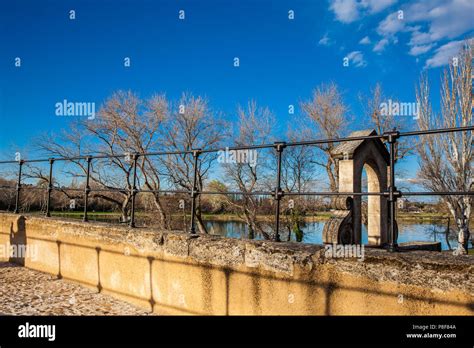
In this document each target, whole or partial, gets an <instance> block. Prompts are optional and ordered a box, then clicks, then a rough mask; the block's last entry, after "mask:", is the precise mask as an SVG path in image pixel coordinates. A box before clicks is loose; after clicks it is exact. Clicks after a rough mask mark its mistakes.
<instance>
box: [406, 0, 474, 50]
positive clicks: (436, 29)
mask: <svg viewBox="0 0 474 348" xmlns="http://www.w3.org/2000/svg"><path fill="white" fill-rule="evenodd" d="M473 14H474V1H472V0H444V1H442V0H435V1H420V0H418V1H417V2H415V3H414V4H412V5H410V6H408V7H407V9H406V10H405V17H406V20H407V22H408V23H416V22H427V24H426V29H427V30H424V31H420V30H419V29H418V30H416V31H414V32H413V34H412V38H411V41H410V43H411V45H422V44H429V43H432V42H435V41H438V40H442V39H453V38H456V37H458V36H460V35H462V34H465V33H468V32H470V31H472V30H474V20H473Z"/></svg>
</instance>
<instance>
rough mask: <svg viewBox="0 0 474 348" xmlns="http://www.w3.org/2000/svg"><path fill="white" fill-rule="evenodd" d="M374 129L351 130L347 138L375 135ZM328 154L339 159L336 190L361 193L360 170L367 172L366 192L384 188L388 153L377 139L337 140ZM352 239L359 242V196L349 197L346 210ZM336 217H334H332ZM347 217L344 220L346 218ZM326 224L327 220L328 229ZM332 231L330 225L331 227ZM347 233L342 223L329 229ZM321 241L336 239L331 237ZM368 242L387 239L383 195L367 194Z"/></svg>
mask: <svg viewBox="0 0 474 348" xmlns="http://www.w3.org/2000/svg"><path fill="white" fill-rule="evenodd" d="M376 134H377V132H376V131H374V130H363V131H357V132H353V133H352V134H351V135H350V137H358V136H368V135H376ZM332 156H333V157H334V158H335V159H337V160H338V161H339V192H362V171H363V170H364V169H365V170H366V173H367V189H368V192H384V191H386V190H387V185H388V179H389V178H388V173H389V164H390V160H389V159H390V155H389V152H388V151H387V149H386V147H385V145H384V144H383V143H382V141H381V140H380V139H365V140H356V141H350V142H345V143H341V144H340V145H338V146H336V147H335V148H334V149H333V151H332ZM333 208H335V210H336V214H341V212H340V209H339V210H338V207H333ZM346 215H347V216H349V215H350V216H351V225H352V226H351V229H352V233H353V236H352V238H351V239H352V241H353V243H355V244H360V243H361V240H362V237H361V230H362V226H361V225H362V219H361V215H362V212H361V197H360V196H354V197H353V207H352V209H351V210H350V213H346ZM336 218H337V217H336ZM346 220H347V219H346ZM329 224H331V222H328V227H327V228H328V229H329ZM332 226H334V222H332ZM332 229H333V230H334V227H333V228H332ZM344 230H345V231H346V232H345V233H347V226H343V224H342V225H341V224H340V226H338V228H337V230H334V231H333V236H335V235H340V234H341V233H343V231H344ZM324 242H325V243H332V242H336V240H335V238H333V239H332V240H328V239H327V238H325V240H324ZM368 242H369V245H383V244H385V243H387V242H388V207H387V198H386V197H383V196H375V195H374V196H369V197H368Z"/></svg>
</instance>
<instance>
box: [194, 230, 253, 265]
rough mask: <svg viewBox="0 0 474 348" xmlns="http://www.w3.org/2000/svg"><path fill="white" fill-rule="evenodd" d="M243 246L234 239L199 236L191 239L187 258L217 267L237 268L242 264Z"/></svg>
mask: <svg viewBox="0 0 474 348" xmlns="http://www.w3.org/2000/svg"><path fill="white" fill-rule="evenodd" d="M244 254H245V245H244V244H243V243H242V242H240V241H239V240H236V239H224V238H220V237H219V236H205V235H200V236H199V237H198V238H195V239H192V240H191V242H190V245H189V256H190V257H192V258H194V259H196V260H198V261H199V262H207V263H211V264H215V265H219V266H231V267H233V266H237V265H239V264H242V263H243V262H244Z"/></svg>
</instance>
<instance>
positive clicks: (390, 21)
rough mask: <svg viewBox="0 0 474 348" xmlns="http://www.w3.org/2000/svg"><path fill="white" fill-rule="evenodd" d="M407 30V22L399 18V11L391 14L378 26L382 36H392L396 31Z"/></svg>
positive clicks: (378, 31)
mask: <svg viewBox="0 0 474 348" xmlns="http://www.w3.org/2000/svg"><path fill="white" fill-rule="evenodd" d="M404 30H405V22H404V20H403V19H399V16H398V12H394V13H391V14H389V15H388V16H387V17H386V18H385V19H384V20H383V21H381V22H380V23H379V25H378V27H377V33H378V34H379V35H380V36H385V37H391V36H394V35H395V34H396V33H398V32H400V31H404Z"/></svg>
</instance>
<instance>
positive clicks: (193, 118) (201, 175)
mask: <svg viewBox="0 0 474 348" xmlns="http://www.w3.org/2000/svg"><path fill="white" fill-rule="evenodd" d="M162 137H163V145H164V149H166V150H167V151H169V152H180V151H192V150H195V149H207V148H213V147H219V146H220V145H221V143H222V141H223V140H224V139H225V137H226V127H225V122H224V121H222V120H221V119H220V118H219V117H218V115H215V114H214V113H213V112H212V110H211V109H210V107H209V104H208V102H207V100H206V99H204V98H202V97H194V96H193V95H191V94H183V95H182V97H181V99H180V101H179V103H178V104H177V105H174V107H173V109H172V110H171V112H170V115H169V117H168V118H167V121H166V122H165V124H164V125H163V129H162ZM198 158H199V160H198V166H197V177H196V178H197V180H196V183H197V189H198V190H199V191H202V189H203V187H204V181H205V179H206V178H207V175H208V173H209V169H210V167H211V165H212V163H213V162H214V161H215V160H216V154H215V153H203V154H201V155H199V157H198ZM162 163H163V164H164V166H165V167H166V173H165V174H166V176H167V178H168V181H169V182H170V184H171V185H172V186H174V187H176V188H178V189H184V190H188V191H191V190H192V188H193V179H194V158H193V156H192V154H190V153H185V154H182V153H177V154H173V155H168V156H166V157H164V158H163V159H162ZM196 203H197V204H196V219H197V223H198V228H199V231H200V232H201V233H207V230H206V227H205V225H204V222H203V220H202V216H201V215H202V214H201V198H200V196H198V197H197V200H196Z"/></svg>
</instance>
